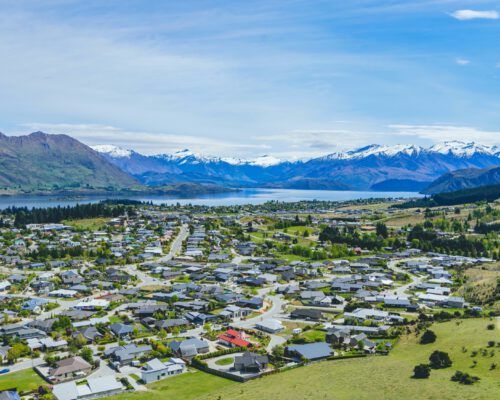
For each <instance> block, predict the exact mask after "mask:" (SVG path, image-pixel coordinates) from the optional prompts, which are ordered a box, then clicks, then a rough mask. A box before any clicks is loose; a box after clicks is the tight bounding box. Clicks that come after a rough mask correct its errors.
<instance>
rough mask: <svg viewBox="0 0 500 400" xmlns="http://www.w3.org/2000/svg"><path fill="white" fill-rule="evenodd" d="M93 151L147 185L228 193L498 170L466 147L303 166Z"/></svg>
mask: <svg viewBox="0 0 500 400" xmlns="http://www.w3.org/2000/svg"><path fill="white" fill-rule="evenodd" d="M94 149H95V150H97V151H99V152H100V153H101V154H103V156H104V157H106V158H107V159H108V160H109V161H110V162H112V163H114V164H115V165H117V166H118V167H119V168H122V169H123V170H124V171H127V172H128V173H130V174H131V175H133V176H135V177H136V178H137V179H138V180H139V181H141V182H142V183H144V184H147V185H162V184H170V183H172V182H197V183H212V184H218V185H224V186H227V187H273V188H293V189H330V190H332V189H335V190H385V191H415V192H418V191H420V190H422V189H423V188H424V187H425V186H427V185H428V184H429V183H430V182H432V181H434V180H435V179H437V178H439V177H440V176H441V175H443V174H444V173H448V172H450V171H455V170H457V169H464V168H486V167H491V166H497V165H499V164H500V151H499V149H498V148H497V147H496V146H483V145H480V144H476V143H463V142H445V143H442V144H437V145H434V146H431V147H428V148H425V147H420V146H414V145H395V146H383V145H377V144H374V145H370V146H365V147H362V148H359V149H356V150H351V151H346V152H340V153H333V154H329V155H326V156H323V157H318V158H312V159H310V160H305V161H304V160H302V161H281V160H279V159H276V158H274V157H272V156H269V155H264V156H261V157H257V158H255V159H249V160H242V159H238V158H229V157H225V158H224V157H214V156H206V155H201V154H196V153H193V152H191V151H189V150H181V151H179V152H176V153H173V154H158V155H153V156H145V155H142V154H139V153H136V152H134V151H132V150H125V149H121V148H119V147H116V146H109V145H106V146H94Z"/></svg>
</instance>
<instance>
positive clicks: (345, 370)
mask: <svg viewBox="0 0 500 400" xmlns="http://www.w3.org/2000/svg"><path fill="white" fill-rule="evenodd" d="M488 323H491V322H490V321H489V320H487V319H471V320H462V321H461V322H460V325H458V326H457V325H456V323H455V322H454V321H451V322H446V323H440V324H435V325H434V326H433V328H432V330H434V332H435V333H436V335H437V341H436V342H435V343H433V344H429V345H420V344H418V338H416V337H415V336H411V337H404V338H401V340H400V341H399V342H398V344H397V345H396V347H395V349H394V350H393V352H392V353H391V354H390V355H388V356H386V357H384V356H376V357H368V358H359V359H351V360H336V361H325V362H318V363H315V364H311V365H309V366H307V367H303V368H297V369H294V370H291V371H288V372H284V373H282V374H277V375H272V376H269V377H266V378H263V379H257V380H254V381H250V382H248V383H245V384H237V385H231V386H228V387H225V388H223V389H219V390H217V391H210V392H208V393H207V394H205V395H203V396H200V397H195V399H196V400H202V399H203V400H217V399H219V398H221V399H232V400H233V399H236V400H261V399H273V400H302V399H311V400H312V399H314V400H316V399H335V400H343V399H346V400H347V399H361V400H363V399H367V400H378V399H384V400H385V399H387V400H391V399H394V400H399V399H429V400H430V399H436V400H446V399H450V400H451V399H452V400H456V399H467V400H479V399H484V400H486V399H495V398H498V393H499V390H500V386H499V384H498V382H499V381H500V357H499V355H498V353H500V351H498V349H497V354H496V355H495V356H494V357H489V356H487V357H483V356H479V355H478V356H476V357H475V358H472V357H470V353H471V351H472V350H473V349H476V350H477V349H479V348H480V347H483V348H484V347H486V345H487V342H488V341H489V340H497V341H498V340H499V331H500V320H499V319H497V320H496V330H493V331H490V330H487V329H486V326H487V325H488ZM462 346H465V347H466V348H467V349H468V351H467V353H463V352H462ZM436 349H439V350H442V351H447V352H448V353H449V354H450V356H451V358H452V360H453V366H452V367H451V368H448V369H444V370H437V371H435V370H433V371H432V372H431V377H430V378H429V379H427V380H416V379H412V378H411V375H412V372H413V367H414V366H415V365H416V364H419V363H425V362H428V357H429V355H430V354H431V353H432V351H434V350H436ZM474 359H476V360H477V361H478V365H477V366H476V367H475V368H471V366H472V360H474ZM492 362H496V363H497V364H499V367H497V369H496V370H493V371H490V370H489V367H490V364H491V363H492ZM457 369H459V370H461V371H464V372H468V373H470V374H472V375H477V376H479V377H480V378H481V381H480V382H479V383H476V384H475V385H472V386H464V385H460V384H458V383H456V382H451V381H450V377H451V375H453V373H454V372H455V371H456V370H457ZM495 393H496V394H495ZM219 396H220V397H219ZM172 400H175V399H172Z"/></svg>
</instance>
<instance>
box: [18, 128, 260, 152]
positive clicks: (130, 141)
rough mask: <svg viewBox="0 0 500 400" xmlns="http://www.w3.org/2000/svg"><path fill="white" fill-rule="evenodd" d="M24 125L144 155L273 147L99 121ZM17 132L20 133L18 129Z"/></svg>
mask: <svg viewBox="0 0 500 400" xmlns="http://www.w3.org/2000/svg"><path fill="white" fill-rule="evenodd" d="M23 127H25V128H27V129H29V130H31V131H38V130H40V131H44V132H47V133H53V134H67V135H70V136H72V137H74V138H75V139H78V140H80V141H82V142H83V143H85V144H87V145H89V146H93V145H100V144H112V145H116V146H120V147H123V148H126V149H128V150H135V151H137V152H139V153H141V154H161V153H173V152H175V151H177V150H182V149H186V148H188V149H190V150H192V151H195V152H199V153H203V154H213V155H217V156H231V155H233V154H235V153H243V154H246V153H247V152H251V153H254V152H260V153H262V152H266V151H267V150H268V149H269V146H267V145H263V144H249V143H241V142H231V141H228V140H217V139H212V138H208V137H201V136H191V135H180V134H172V133H161V132H142V131H129V130H124V129H120V128H117V127H115V126H110V125H99V124H48V123H36V122H34V123H29V124H24V125H23ZM24 133H25V132H24ZM24 133H23V134H24ZM16 134H20V133H19V132H16Z"/></svg>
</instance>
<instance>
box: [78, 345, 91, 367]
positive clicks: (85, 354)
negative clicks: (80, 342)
mask: <svg viewBox="0 0 500 400" xmlns="http://www.w3.org/2000/svg"><path fill="white" fill-rule="evenodd" d="M80 356H82V358H83V359H84V360H85V361H87V362H88V363H90V364H92V363H93V362H94V357H93V353H92V349H90V348H89V347H84V348H83V349H82V350H81V351H80Z"/></svg>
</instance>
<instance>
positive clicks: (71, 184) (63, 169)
mask: <svg viewBox="0 0 500 400" xmlns="http://www.w3.org/2000/svg"><path fill="white" fill-rule="evenodd" d="M137 184H138V182H137V180H136V179H135V178H133V177H132V176H130V175H129V174H128V173H126V172H124V171H122V170H121V169H119V168H118V167H117V166H115V165H114V164H112V163H110V162H109V161H107V160H106V159H105V158H104V157H102V156H101V155H100V154H99V153H98V152H96V151H94V150H93V149H91V148H90V147H88V146H86V145H84V144H83V143H81V142H79V141H78V140H76V139H73V138H72V137H70V136H67V135H48V134H45V133H43V132H34V133H31V134H29V135H26V136H6V135H4V134H2V133H0V189H2V190H4V191H20V192H34V191H35V192H36V191H58V190H83V191H93V190H114V189H123V188H129V187H133V186H136V185H137Z"/></svg>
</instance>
